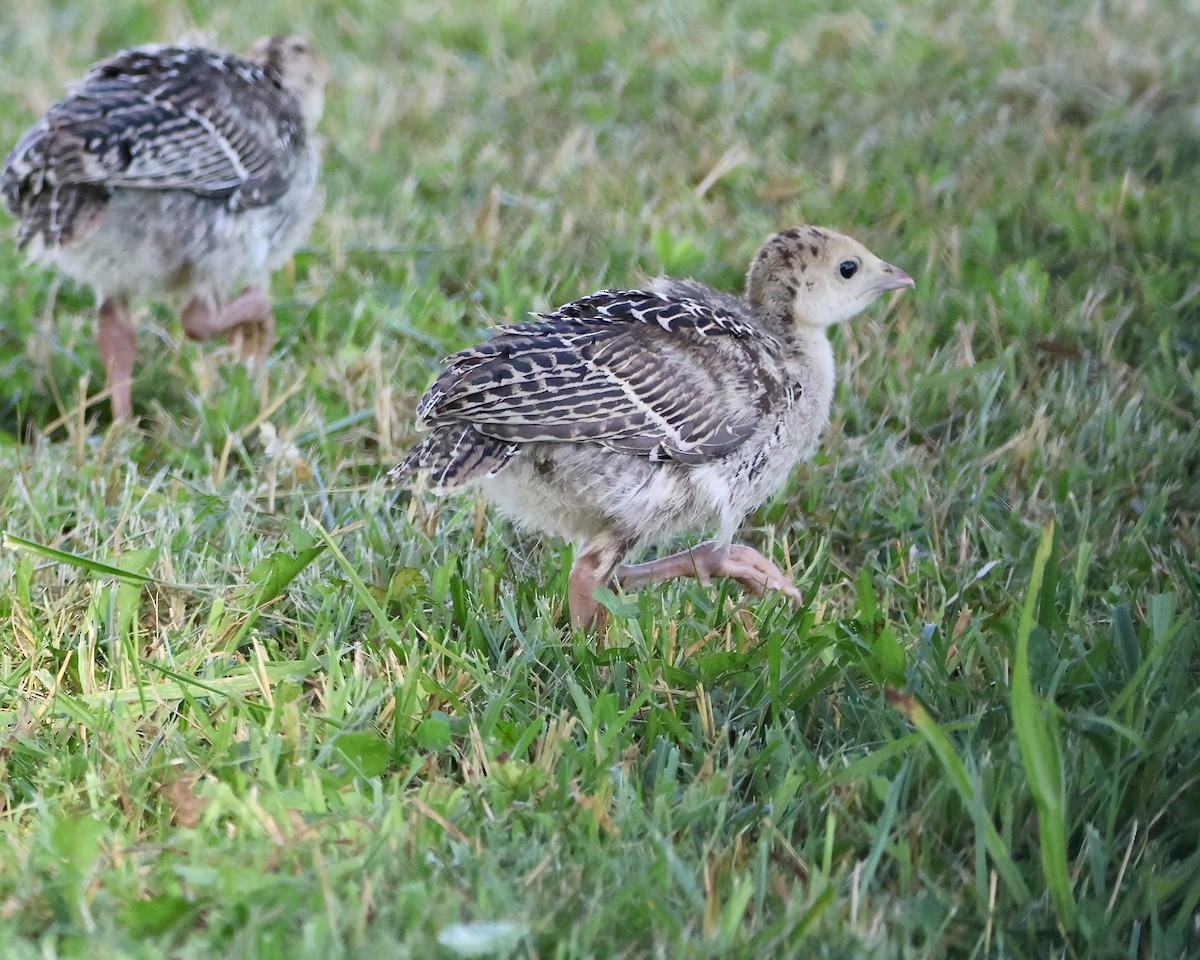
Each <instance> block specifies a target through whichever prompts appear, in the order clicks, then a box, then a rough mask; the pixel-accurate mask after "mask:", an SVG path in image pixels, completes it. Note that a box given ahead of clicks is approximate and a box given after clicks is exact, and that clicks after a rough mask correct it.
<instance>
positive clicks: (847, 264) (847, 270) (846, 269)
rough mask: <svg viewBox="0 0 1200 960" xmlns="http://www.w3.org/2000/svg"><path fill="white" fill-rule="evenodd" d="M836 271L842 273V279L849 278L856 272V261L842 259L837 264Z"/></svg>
mask: <svg viewBox="0 0 1200 960" xmlns="http://www.w3.org/2000/svg"><path fill="white" fill-rule="evenodd" d="M838 273H840V274H841V275H842V279H843V280H849V279H850V278H851V277H852V276H854V275H855V274H856V273H858V263H857V262H856V261H854V260H843V261H842V262H841V263H839V264H838Z"/></svg>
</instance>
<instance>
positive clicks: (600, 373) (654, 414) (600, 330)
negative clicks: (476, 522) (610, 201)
mask: <svg viewBox="0 0 1200 960" xmlns="http://www.w3.org/2000/svg"><path fill="white" fill-rule="evenodd" d="M773 347H774V341H772V340H771V339H770V338H769V337H767V336H765V335H763V334H761V333H759V332H758V331H757V330H756V329H755V328H754V327H753V326H752V325H750V324H748V323H746V322H745V321H744V320H742V319H741V318H739V317H736V316H732V315H730V314H729V313H728V312H725V311H722V310H720V309H717V308H714V307H713V306H712V305H710V304H706V303H702V302H700V301H698V300H691V299H681V298H676V297H670V296H665V295H661V294H657V293H651V292H646V291H604V292H602V293H599V294H594V295H593V296H590V297H585V298H583V299H582V300H577V301H575V302H573V303H570V304H567V305H566V306H564V307H562V308H560V309H559V310H556V311H555V312H554V313H549V314H543V315H541V318H540V319H538V320H535V321H532V322H529V323H520V324H514V325H512V326H510V327H506V328H503V330H502V331H501V332H500V333H499V334H498V335H497V336H495V337H493V338H492V339H491V340H489V341H487V342H486V343H483V344H480V345H479V346H477V347H473V348H471V349H469V350H465V351H463V352H462V353H459V354H457V355H455V356H454V357H453V358H452V359H451V362H450V365H449V367H448V369H447V370H446V371H445V372H444V373H443V374H442V375H441V376H440V377H439V378H438V380H437V381H436V382H435V383H434V385H433V386H432V387H431V388H430V389H429V391H428V392H427V393H426V395H425V396H424V397H423V398H422V401H421V404H420V405H419V406H418V409H417V414H418V418H419V419H420V420H422V421H424V422H425V423H427V424H429V425H431V426H439V425H443V424H447V423H467V424H470V425H471V426H472V427H474V429H475V430H477V431H478V432H479V433H480V434H483V435H484V436H486V437H490V438H494V439H496V440H501V441H506V442H510V443H517V444H520V443H529V442H534V441H560V442H571V441H573V442H591V443H597V444H600V445H602V446H605V447H608V448H610V449H613V450H619V451H622V452H625V453H632V454H637V455H641V456H645V457H647V458H649V459H652V460H675V461H678V462H681V463H702V462H704V461H706V460H709V459H712V458H714V457H719V456H723V455H724V454H726V453H729V452H730V451H732V450H734V449H736V448H737V447H738V446H739V445H740V444H741V443H742V442H743V441H744V440H745V439H746V438H747V437H749V436H750V434H751V433H753V432H754V430H755V428H756V426H757V424H758V422H759V420H760V418H761V417H762V416H763V415H764V413H766V412H767V411H768V410H769V408H770V395H771V393H772V391H773V389H774V388H775V387H776V386H777V384H776V383H775V378H774V377H773V376H772V375H771V374H770V373H769V371H768V370H767V369H764V366H763V364H762V363H761V360H762V354H763V352H764V350H771V349H773Z"/></svg>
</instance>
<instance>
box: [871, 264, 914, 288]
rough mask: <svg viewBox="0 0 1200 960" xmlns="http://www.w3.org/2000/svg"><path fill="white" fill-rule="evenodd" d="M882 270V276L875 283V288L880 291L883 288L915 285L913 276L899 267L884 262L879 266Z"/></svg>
mask: <svg viewBox="0 0 1200 960" xmlns="http://www.w3.org/2000/svg"><path fill="white" fill-rule="evenodd" d="M880 270H882V271H883V276H882V277H880V278H879V280H878V281H876V283H875V289H876V290H878V291H879V292H880V293H883V291H885V290H900V289H902V288H904V287H916V283H915V282H914V281H913V278H912V277H910V276H909V275H908V274H907V273H905V272H904V271H903V270H901V269H900V268H899V267H893V266H892V265H891V264H890V263H884V264H882V265H881V266H880Z"/></svg>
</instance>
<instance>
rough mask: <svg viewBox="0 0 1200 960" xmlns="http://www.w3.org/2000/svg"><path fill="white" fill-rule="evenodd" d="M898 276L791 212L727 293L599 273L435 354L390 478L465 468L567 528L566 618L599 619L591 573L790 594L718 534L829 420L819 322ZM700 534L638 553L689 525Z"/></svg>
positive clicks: (508, 505) (444, 476)
mask: <svg viewBox="0 0 1200 960" xmlns="http://www.w3.org/2000/svg"><path fill="white" fill-rule="evenodd" d="M911 286H913V280H912V278H911V277H910V276H909V275H908V274H907V273H905V272H904V271H903V270H901V269H899V268H898V267H894V266H892V265H891V264H889V263H885V262H884V261H883V260H881V259H879V257H877V256H875V255H874V254H873V253H871V252H870V251H869V250H867V249H866V248H865V247H864V246H863V245H862V244H860V243H858V242H857V241H856V240H853V239H851V238H850V237H846V236H842V235H841V234H838V233H835V232H833V231H832V230H825V229H822V228H818V227H812V226H799V227H795V228H793V229H790V230H785V231H783V232H781V233H777V234H774V235H773V236H771V237H769V238H768V239H767V241H766V243H765V244H764V245H763V246H762V248H761V249H760V250H759V251H758V254H757V255H756V256H755V258H754V261H753V263H752V264H751V266H750V270H749V273H748V274H747V277H746V296H745V299H744V300H743V299H739V298H737V297H733V296H730V295H728V294H724V293H720V292H718V291H716V290H713V289H711V288H709V287H707V286H705V285H704V284H701V283H697V282H696V281H694V280H672V279H666V278H663V279H658V280H655V281H653V282H651V283H650V284H648V285H647V286H646V288H645V289H639V290H605V291H601V292H600V293H596V294H593V295H591V296H588V297H583V298H582V299H580V300H576V301H574V302H573V303H568V304H567V305H565V306H563V307H560V308H559V309H558V310H556V311H554V312H553V313H547V314H541V315H539V318H538V319H536V320H533V321H530V322H525V323H517V324H512V325H510V326H507V327H501V328H500V329H498V330H497V331H496V334H495V336H493V337H492V338H491V339H490V340H488V341H486V342H485V343H482V344H480V345H478V346H475V347H471V348H469V349H467V350H464V351H462V352H461V353H458V354H455V355H454V356H453V357H451V358H450V360H449V364H448V366H447V368H446V370H445V371H444V372H443V373H442V374H441V376H439V377H438V378H437V380H436V381H435V382H434V384H433V386H432V387H430V388H429V390H428V391H427V392H426V394H425V396H424V397H423V398H422V399H421V402H420V404H419V405H418V407H417V420H418V426H420V427H424V428H427V429H429V430H430V433H429V436H428V437H426V438H425V440H424V441H422V442H421V443H420V444H419V445H418V446H417V447H416V448H415V449H414V450H412V451H411V452H410V453H409V455H408V456H407V457H406V458H405V460H404V461H403V462H402V463H401V464H400V465H399V466H397V467H396V468H395V469H393V470H392V471H391V473H390V474H389V476H390V477H391V478H392V479H394V480H395V479H401V478H403V477H406V476H408V475H409V474H414V473H422V474H425V475H426V476H427V477H428V480H429V483H430V485H431V486H432V488H433V489H434V490H435V491H437V492H439V493H447V492H450V491H453V490H457V489H460V488H463V487H466V486H469V485H478V486H479V487H480V488H481V489H483V490H484V491H485V492H486V493H487V495H488V499H489V501H490V502H491V503H493V504H494V505H495V506H496V507H497V508H498V509H499V510H500V511H501V512H502V513H504V514H506V515H508V516H510V517H512V518H513V519H514V520H515V521H516V522H517V524H518V525H519V526H521V527H523V528H525V529H528V530H533V531H537V532H539V533H543V534H550V535H554V536H559V537H563V538H564V539H566V540H569V541H572V542H574V543H575V544H576V554H575V562H574V565H573V566H572V568H571V574H570V578H569V583H568V602H569V606H570V612H571V619H572V622H573V623H574V624H575V625H576V626H587V625H591V624H595V623H599V622H602V621H603V613H604V611H603V609H602V608H601V606H600V604H599V602H598V600H597V599H596V596H595V591H596V588H597V587H602V586H609V585H619V586H621V587H623V588H625V589H635V588H637V587H641V586H644V585H646V584H650V583H656V582H659V581H663V580H667V579H671V578H673V577H681V576H694V577H698V578H699V579H700V580H701V581H704V582H707V581H708V580H709V578H711V577H715V576H723V577H731V578H733V579H734V580H736V581H738V582H740V583H741V584H743V585H744V586H746V587H747V588H749V589H752V590H754V591H756V592H760V593H761V592H762V591H763V590H764V589H768V588H769V589H774V590H779V591H782V592H783V593H784V594H786V595H787V596H789V597H792V598H793V599H799V598H800V594H799V592H798V591H797V590H796V588H795V586H794V585H793V584H792V582H791V580H790V578H789V577H788V576H787V574H786V573H784V572H783V571H782V570H781V569H779V567H778V566H776V565H775V564H774V563H773V562H772V561H771V560H769V559H768V558H766V557H764V556H762V554H760V553H759V552H758V551H756V550H754V549H752V548H750V547H747V546H740V545H734V544H731V543H730V541H731V539H732V537H733V535H734V534H735V533H736V532H737V530H738V527H739V526H741V524H742V521H743V520H744V519H745V517H746V515H747V514H749V513H750V512H751V511H752V510H754V509H756V508H757V507H759V506H760V505H762V504H763V503H764V502H765V501H766V500H767V499H768V498H769V497H771V496H773V495H774V494H775V493H777V492H778V491H779V490H780V489H781V488H782V487H783V485H784V484H785V483H786V481H787V479H788V476H789V475H790V473H791V471H792V468H793V467H794V466H795V465H796V464H797V463H798V462H799V461H801V460H802V459H805V458H807V457H809V456H811V455H812V453H813V452H814V451H815V450H816V447H817V443H818V441H819V439H820V437H821V433H822V432H823V431H824V429H825V427H826V425H827V424H828V422H829V407H830V402H831V400H832V397H833V385H834V363H833V350H832V348H831V346H830V343H829V339H828V337H827V336H826V328H827V327H829V326H830V325H832V324H835V323H838V322H840V321H842V320H848V319H849V318H850V317H853V316H854V315H855V314H857V313H859V312H861V311H862V310H863V309H865V308H866V307H867V306H869V305H870V304H871V302H872V301H874V300H875V298H876V297H878V296H879V295H880V294H881V293H884V292H885V291H888V290H898V289H900V288H902V287H911ZM704 530H707V531H711V532H713V533H715V534H716V539H714V540H711V541H708V542H705V543H701V544H699V545H698V546H695V547H692V548H691V549H689V550H684V551H681V552H679V553H674V554H671V555H669V556H664V557H660V558H658V559H656V560H651V561H648V562H645V563H639V564H626V563H625V562H624V561H625V559H626V558H627V557H628V556H629V555H631V554H632V553H634V552H635V551H637V550H638V549H640V548H642V547H645V546H650V545H655V544H662V543H665V542H667V541H669V540H671V539H672V538H673V537H676V536H678V535H680V534H682V533H686V532H689V531H704Z"/></svg>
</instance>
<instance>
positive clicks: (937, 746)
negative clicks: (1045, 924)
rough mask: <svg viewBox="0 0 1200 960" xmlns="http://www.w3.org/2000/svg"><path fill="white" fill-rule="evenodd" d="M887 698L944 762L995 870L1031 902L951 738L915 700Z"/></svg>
mask: <svg viewBox="0 0 1200 960" xmlns="http://www.w3.org/2000/svg"><path fill="white" fill-rule="evenodd" d="M884 695H885V696H886V697H887V701H888V703H890V704H891V705H892V706H893V707H895V708H896V709H897V710H899V711H900V712H901V713H903V714H904V715H905V716H906V717H908V719H909V722H910V723H912V725H913V726H914V727H916V729H917V732H918V733H919V734H921V736H923V737H924V738H925V742H926V743H928V744H929V746H930V747H932V748H933V752H934V755H935V756H936V757H937V758H938V760H939V761H940V762H941V764H942V769H944V770H945V771H946V774H947V775H948V776H949V777H950V783H951V784H952V785H953V787H954V789H955V790H956V791H958V795H959V796H960V797H961V798H962V802H963V805H964V806H965V807H966V809H968V810H970V811H972V816H973V817H974V819H975V828H976V830H978V831H979V833H980V835H981V836H982V837H983V844H984V849H986V850H987V853H988V856H989V857H991V858H992V863H994V864H995V865H996V870H997V871H998V872H999V874H1000V877H1001V879H1002V880H1003V881H1004V883H1005V885H1006V886H1007V887H1008V888H1009V890H1011V891H1012V894H1013V896H1014V897H1016V898H1017V899H1018V900H1021V901H1025V900H1028V899H1029V887H1027V886H1026V885H1025V881H1024V880H1023V879H1021V874H1020V873H1019V872H1018V871H1017V865H1016V864H1015V863H1014V862H1013V858H1012V855H1011V854H1010V853H1009V852H1008V847H1006V846H1005V845H1004V839H1003V838H1002V837H1001V836H1000V834H999V832H998V831H997V830H996V825H995V824H994V823H992V821H991V818H990V817H988V816H987V815H986V814H984V813H983V812H982V810H983V805H982V804H981V803H979V799H980V798H979V797H977V796H976V791H975V788H974V787H973V786H972V785H971V777H970V775H969V774H968V773H967V768H966V765H965V764H964V763H963V762H962V758H961V757H960V756H959V755H958V753H957V752H956V751H955V749H954V745H953V744H952V743H951V742H950V738H949V737H947V736H946V733H945V731H944V730H942V728H941V727H939V726H938V725H937V723H936V722H935V721H934V719H933V717H931V716H930V715H929V713H928V711H927V710H926V709H925V708H924V707H923V706H921V704H920V703H918V702H917V701H916V700H915V699H914V698H913V697H910V696H908V695H906V694H903V693H900V692H898V691H896V690H891V689H888V690H885V691H884Z"/></svg>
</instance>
